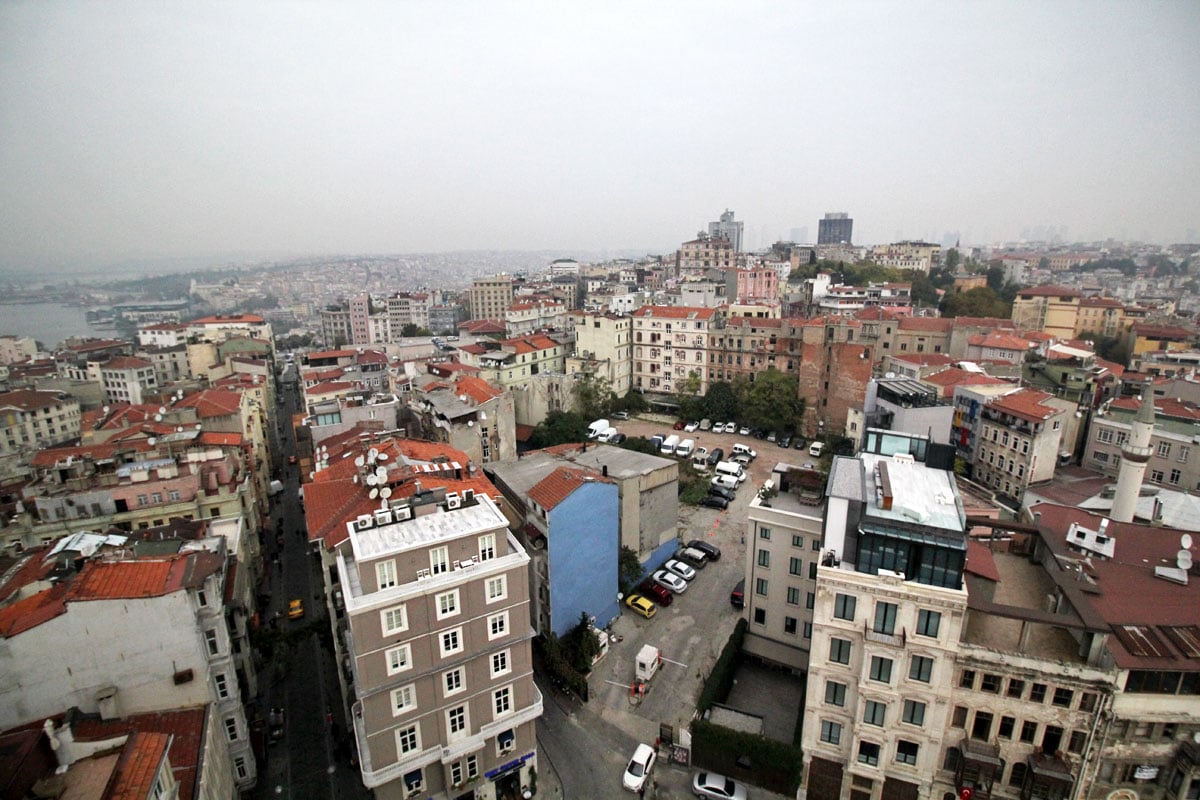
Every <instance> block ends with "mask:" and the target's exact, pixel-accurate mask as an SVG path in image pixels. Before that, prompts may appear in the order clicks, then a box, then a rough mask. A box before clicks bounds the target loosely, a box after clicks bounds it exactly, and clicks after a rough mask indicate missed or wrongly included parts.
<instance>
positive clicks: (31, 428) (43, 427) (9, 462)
mask: <svg viewBox="0 0 1200 800" xmlns="http://www.w3.org/2000/svg"><path fill="white" fill-rule="evenodd" d="M80 419H81V416H80V411H79V401H78V400H76V399H75V398H74V397H71V396H70V395H67V394H63V393H62V392H44V391H38V390H36V389H17V390H16V391H12V392H0V475H16V474H18V473H20V472H22V471H23V468H24V465H26V464H28V462H29V459H30V458H32V456H33V454H34V453H36V452H37V451H38V450H42V449H44V448H48V447H56V446H58V445H62V444H66V443H68V442H71V441H75V440H78V439H79V434H80V428H79V426H80Z"/></svg>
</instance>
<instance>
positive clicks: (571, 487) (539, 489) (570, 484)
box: [529, 467, 612, 510]
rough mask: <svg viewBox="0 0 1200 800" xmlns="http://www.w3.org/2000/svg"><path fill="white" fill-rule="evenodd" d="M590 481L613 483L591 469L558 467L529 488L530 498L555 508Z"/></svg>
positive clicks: (544, 506) (541, 504)
mask: <svg viewBox="0 0 1200 800" xmlns="http://www.w3.org/2000/svg"><path fill="white" fill-rule="evenodd" d="M588 481H600V482H603V483H612V481H611V480H609V479H608V478H604V477H601V476H600V475H597V474H596V473H594V472H592V471H591V470H585V469H578V468H574V467H558V468H557V469H555V470H554V471H553V472H551V473H550V474H549V475H547V476H546V477H544V478H542V479H541V480H540V481H539V482H538V483H536V484H534V485H533V486H532V487H531V488H530V489H529V499H530V500H533V501H534V502H535V503H537V504H538V505H539V506H541V507H542V508H544V509H546V510H550V509H553V508H554V507H555V506H557V505H558V504H559V503H561V502H562V501H564V500H566V499H567V498H568V497H570V496H571V495H572V494H573V493H574V492H575V490H576V489H578V488H579V487H580V486H582V485H583V484H584V483H585V482H588Z"/></svg>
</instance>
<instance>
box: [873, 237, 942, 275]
mask: <svg viewBox="0 0 1200 800" xmlns="http://www.w3.org/2000/svg"><path fill="white" fill-rule="evenodd" d="M871 259H872V260H873V261H874V262H875V263H876V264H879V265H881V266H884V267H893V268H895V269H915V270H917V271H919V272H924V273H925V274H926V275H928V274H929V271H930V270H932V269H933V268H934V267H938V266H941V263H942V246H941V245H938V244H931V243H929V242H915V241H904V242H893V243H892V244H881V245H876V246H875V247H874V248H872V249H871Z"/></svg>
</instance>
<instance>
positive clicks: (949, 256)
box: [945, 247, 962, 272]
mask: <svg viewBox="0 0 1200 800" xmlns="http://www.w3.org/2000/svg"><path fill="white" fill-rule="evenodd" d="M961 263H962V256H961V255H960V254H959V252H958V248H957V247H951V248H950V249H949V250H947V251H946V259H945V264H946V269H948V270H950V272H954V271H955V270H957V269H958V265H959V264H961Z"/></svg>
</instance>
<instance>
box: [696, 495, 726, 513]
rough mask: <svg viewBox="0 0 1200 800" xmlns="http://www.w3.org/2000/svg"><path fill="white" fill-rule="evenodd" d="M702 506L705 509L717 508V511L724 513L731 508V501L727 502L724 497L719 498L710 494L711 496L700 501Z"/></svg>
mask: <svg viewBox="0 0 1200 800" xmlns="http://www.w3.org/2000/svg"><path fill="white" fill-rule="evenodd" d="M700 505H701V506H703V507H704V508H717V509H720V510H721V511H724V510H725V509H727V508H729V501H728V500H726V499H725V498H724V497H718V496H717V495H715V494H710V495H706V496H705V497H704V498H703V499H702V500H701V501H700Z"/></svg>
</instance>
